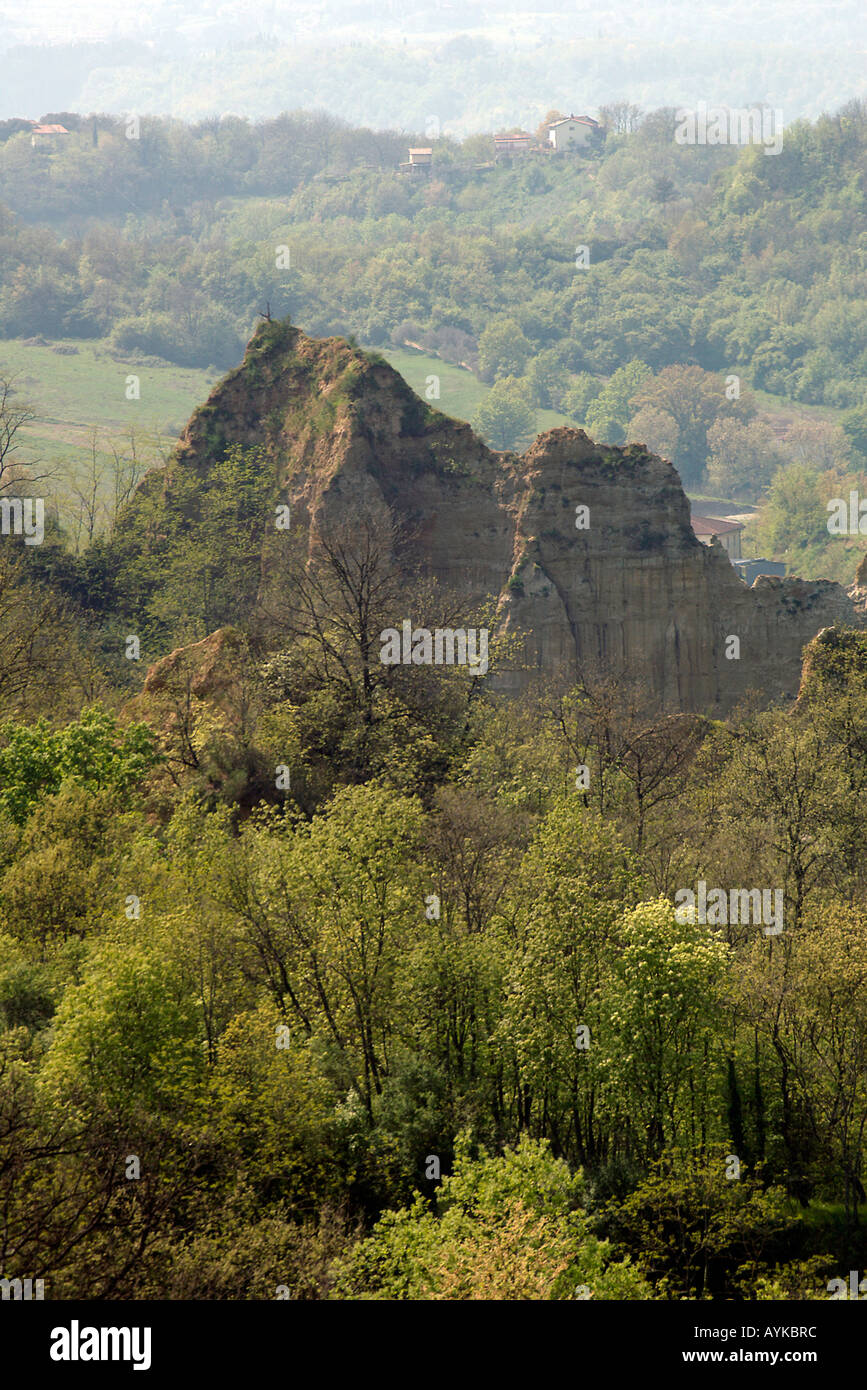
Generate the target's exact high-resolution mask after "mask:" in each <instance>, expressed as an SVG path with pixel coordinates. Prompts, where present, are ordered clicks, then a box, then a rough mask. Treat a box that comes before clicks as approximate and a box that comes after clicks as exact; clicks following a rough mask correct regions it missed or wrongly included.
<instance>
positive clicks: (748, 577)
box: [732, 560, 786, 588]
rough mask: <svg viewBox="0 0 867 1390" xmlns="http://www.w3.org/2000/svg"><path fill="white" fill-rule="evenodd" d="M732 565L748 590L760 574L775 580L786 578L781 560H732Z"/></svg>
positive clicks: (784, 567)
mask: <svg viewBox="0 0 867 1390" xmlns="http://www.w3.org/2000/svg"><path fill="white" fill-rule="evenodd" d="M732 564H733V565H734V567H735V569H736V570H737V572H738V574H739V575H740V577H741V579H742V580H743V581H744V583H745V584H746V585H747V586H748V587H750V588H751V587H752V585H753V583H754V582H755V580H756V579H758V577H759V575H760V574H770V575H773V576H774V578H776V579H785V577H786V566H785V565H784V564H783V562H782V560H732Z"/></svg>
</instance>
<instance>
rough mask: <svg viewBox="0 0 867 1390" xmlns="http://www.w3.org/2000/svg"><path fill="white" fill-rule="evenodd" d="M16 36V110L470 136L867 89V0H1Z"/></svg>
mask: <svg viewBox="0 0 867 1390" xmlns="http://www.w3.org/2000/svg"><path fill="white" fill-rule="evenodd" d="M70 46H72V47H70ZM3 50H5V52H4V58H3V63H2V65H0V116H2V117H8V116H13V115H20V116H28V117H38V116H40V115H42V114H45V113H46V112H48V111H52V110H54V111H56V110H64V109H69V110H78V111H90V110H104V111H131V110H135V111H139V112H141V113H145V112H156V113H168V114H175V115H179V116H184V117H187V118H200V117H203V116H207V115H220V114H222V113H223V112H224V111H226V110H232V111H234V112H237V113H238V114H240V115H247V116H250V117H252V118H258V117H263V116H272V115H276V114H277V113H278V112H279V111H281V110H286V109H293V108H298V107H320V108H324V109H326V110H329V111H332V112H334V113H335V114H337V115H340V116H343V117H344V118H345V119H347V120H349V121H351V122H353V123H354V124H366V125H373V126H392V127H396V128H398V129H407V130H409V129H420V128H422V127H423V126H424V123H425V121H426V119H427V117H428V116H429V115H436V116H437V117H438V118H439V119H440V121H441V125H442V127H443V129H445V130H446V131H451V132H452V133H454V134H456V135H461V134H466V133H468V132H469V131H471V130H479V129H491V128H493V127H494V126H496V125H498V124H502V123H507V124H511V123H518V122H520V123H527V122H530V121H531V120H532V119H533V118H534V117H535V116H536V114H537V113H541V114H544V112H545V111H546V110H547V109H548V108H549V107H550V106H561V107H563V108H564V109H565V108H569V109H574V110H576V111H577V110H579V109H582V110H588V111H593V110H594V109H595V108H597V107H598V105H599V104H600V103H601V102H603V101H610V100H620V99H628V100H632V101H636V102H637V103H638V104H640V105H643V106H644V107H646V108H647V107H652V106H659V105H687V104H694V103H695V102H697V101H698V100H701V99H704V100H707V101H709V102H726V103H728V104H731V105H743V104H746V103H748V102H752V101H755V100H766V101H770V102H771V103H772V104H774V105H776V106H779V107H780V108H781V109H782V110H783V112H784V116H785V119H786V121H787V122H788V121H791V120H793V119H795V118H797V117H798V116H802V115H807V116H816V115H818V114H819V113H820V112H821V111H822V110H834V109H836V108H837V107H838V106H840V105H841V104H842V103H843V102H844V101H846V100H848V99H849V98H850V97H852V96H864V95H867V64H865V57H867V6H865V5H864V4H863V0H840V3H836V4H830V5H829V4H827V3H825V4H821V3H818V2H817V3H813V0H765V2H764V3H762V4H760V5H742V6H737V5H732V4H730V3H726V4H721V3H711V4H704V5H702V4H698V3H696V0H641V3H627V4H618V5H605V4H601V5H595V4H590V3H585V0H577V3H575V2H574V0H573V3H565V0H563V3H559V0H545V3H544V7H540V8H539V9H538V10H532V9H528V8H527V6H526V4H525V3H522V2H521V0H515V3H513V4H509V3H508V0H505V3H504V2H503V0H500V3H496V4H487V3H481V2H480V0H423V2H422V0H326V3H324V4H314V3H310V0H223V2H222V3H213V2H211V3H209V0H156V3H153V4H142V3H138V4H130V3H126V4H124V3H110V0H27V4H26V5H23V4H20V3H16V4H15V5H14V6H12V5H10V4H8V3H6V0H0V51H3Z"/></svg>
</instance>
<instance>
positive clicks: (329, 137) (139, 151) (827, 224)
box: [0, 102, 867, 582]
mask: <svg viewBox="0 0 867 1390" xmlns="http://www.w3.org/2000/svg"><path fill="white" fill-rule="evenodd" d="M51 114H58V115H60V116H63V115H64V113H51ZM66 118H67V119H68V120H69V128H70V134H69V135H68V136H67V137H64V138H63V140H62V141H59V142H55V144H54V145H53V146H52V147H51V148H48V147H43V146H39V147H37V148H35V149H34V148H33V147H32V145H31V142H30V138H29V136H28V134H27V132H26V131H21V130H20V129H16V123H15V122H7V123H6V126H5V128H4V130H3V135H4V136H5V139H4V141H3V143H2V145H0V271H2V288H0V334H3V335H5V337H6V338H7V339H13V338H17V339H19V340H21V341H24V340H27V341H29V340H34V341H35V342H37V343H38V342H39V341H40V340H42V339H45V340H46V341H47V342H49V343H52V344H55V345H59V346H61V347H62V346H63V344H64V342H68V343H69V345H70V348H72V347H76V348H77V349H78V350H79V351H81V350H82V349H83V348H84V346H85V345H86V344H88V343H92V344H94V345H95V346H96V347H97V348H99V349H100V350H101V351H102V350H105V351H106V352H107V353H108V354H109V356H108V358H107V359H104V360H105V362H106V365H105V366H103V367H101V368H99V371H100V372H102V373H106V372H107V371H108V370H109V366H108V364H109V363H110V362H111V361H112V360H114V361H117V362H118V363H119V364H120V365H122V366H125V367H126V369H127V371H134V370H135V368H136V366H137V365H138V366H142V365H144V366H145V367H147V366H148V365H149V364H150V365H152V366H158V365H159V364H160V363H162V362H166V361H168V362H170V363H174V364H177V365H179V366H184V367H186V368H197V369H206V370H210V372H211V373H213V372H214V371H218V370H220V369H224V368H226V367H228V366H229V365H231V364H232V363H233V362H235V361H236V360H237V359H238V357H239V355H240V352H241V348H242V345H243V343H244V342H245V341H246V339H247V337H248V336H249V333H250V331H251V329H252V327H253V325H254V324H255V322H256V321H257V315H258V314H261V313H264V312H266V310H268V309H270V312H271V313H272V314H273V315H274V316H278V315H281V314H284V313H287V312H291V313H292V315H293V317H294V319H295V321H296V322H299V323H301V324H303V326H304V327H305V329H306V330H307V331H308V332H311V333H313V334H314V335H325V334H329V333H338V334H342V335H347V334H352V335H355V337H356V338H357V339H358V340H359V341H360V342H362V343H364V344H366V345H369V346H374V347H384V348H386V349H389V350H391V348H393V347H398V348H400V350H401V351H402V352H404V353H406V352H410V353H416V354H417V355H418V356H419V358H420V369H419V370H420V376H422V378H423V380H424V381H425V382H426V383H428V384H427V386H426V394H427V395H428V398H429V399H435V400H436V401H437V403H438V404H439V406H440V408H441V409H443V410H445V411H446V412H450V413H454V414H460V413H462V411H465V412H466V414H467V415H468V416H469V418H471V419H472V420H473V422H474V423H475V424H476V425H477V427H478V428H479V429H480V430H481V431H482V432H483V433H484V434H485V435H486V437H487V438H488V439H489V440H490V441H491V443H492V444H494V445H495V447H498V448H510V447H514V446H515V445H516V444H521V445H526V443H527V442H529V440H530V439H531V438H532V435H533V433H534V432H535V431H536V430H537V429H539V428H542V427H543V424H551V423H555V422H561V421H569V422H575V423H578V424H581V425H586V426H587V428H588V429H589V431H590V432H591V434H592V435H593V436H594V437H596V438H599V439H602V440H606V441H609V442H612V443H617V442H620V441H622V440H623V439H625V438H627V437H628V438H629V439H631V440H638V441H640V442H642V443H646V444H648V446H649V447H651V448H653V449H655V450H656V451H658V452H659V453H661V454H663V455H664V456H667V457H670V458H671V459H672V460H673V461H674V463H675V465H676V466H677V467H678V469H679V470H680V472H681V475H682V477H683V479H684V482H685V483H686V485H687V487H689V488H690V489H691V490H692V491H693V492H698V493H705V494H708V495H710V496H711V497H716V498H723V499H732V498H733V499H735V502H736V503H741V504H745V503H746V504H749V503H755V502H761V501H763V500H764V499H765V498H766V497H768V495H769V496H770V503H771V504H770V506H769V507H768V508H767V510H766V512H765V514H764V516H763V518H762V522H761V524H760V525H759V526H758V528H755V535H754V538H753V539H752V541H751V544H752V546H753V550H752V552H751V553H765V554H773V555H777V556H778V557H780V558H783V559H784V560H786V562H787V563H788V564H789V566H790V568H791V569H792V570H794V571H795V572H799V573H804V574H806V575H808V576H815V577H820V576H827V577H832V578H839V579H842V580H846V581H847V582H851V580H852V578H853V575H854V570H855V566H856V564H857V560H858V551H857V548H855V549H853V548H852V546H851V545H849V544H847V543H846V542H842V543H841V542H840V541H839V540H835V541H834V542H833V543H832V544H830V545H829V544H828V535H827V529H826V525H825V523H826V520H827V511H826V508H825V503H826V501H827V500H828V499H829V498H831V497H834V496H840V495H846V494H847V491H848V489H849V487H850V486H855V485H857V482H858V477H859V476H860V474H861V471H862V470H863V469H864V467H865V464H867V423H865V422H867V417H865V407H864V401H863V385H862V383H863V375H864V370H865V362H867V295H865V274H867V272H865V271H864V269H863V267H862V258H863V245H862V243H863V241H864V236H865V204H864V197H865V194H864V177H865V161H867V117H865V113H864V107H863V105H862V104H859V103H857V102H853V103H850V104H849V105H848V106H846V107H845V108H844V109H843V110H841V111H840V112H839V113H838V114H837V115H835V116H833V117H824V118H822V119H820V120H819V121H817V122H815V123H813V124H810V123H807V122H799V123H796V124H795V125H794V126H792V127H791V128H789V129H787V131H786V136H785V141H784V144H783V148H782V150H781V151H780V153H779V154H778V155H773V156H770V157H769V156H767V155H766V154H765V153H764V151H763V150H762V149H761V148H760V147H755V146H754V147H748V148H744V149H737V148H733V147H729V146H720V147H698V146H682V145H678V144H677V143H676V142H675V140H674V139H673V129H674V113H673V111H658V112H655V113H653V114H651V115H650V116H648V117H646V118H645V119H644V120H643V121H642V120H639V117H638V114H637V112H636V111H633V110H632V108H629V107H627V106H626V105H625V104H620V105H619V106H613V107H612V108H611V110H610V112H609V114H608V116H607V118H606V119H607V120H608V123H609V124H608V130H607V134H606V136H605V138H604V139H601V140H599V141H598V142H596V143H595V146H594V147H593V148H592V149H591V150H589V151H588V152H587V153H586V154H583V153H582V154H575V155H571V156H560V157H555V156H551V155H546V154H544V153H535V154H530V155H527V156H525V157H524V158H523V159H517V160H514V161H512V162H511V163H509V164H503V163H502V162H500V163H494V162H493V161H492V143H491V140H490V137H488V136H473V137H470V138H468V139H467V140H466V141H464V142H463V144H459V143H456V142H455V141H453V140H449V139H433V140H432V141H431V140H429V139H427V138H426V137H425V136H423V135H421V134H419V135H417V136H409V137H407V136H398V135H396V134H394V133H390V134H383V133H381V132H373V131H369V130H367V131H364V130H352V129H350V128H348V127H346V126H344V125H341V123H340V122H339V121H337V120H335V119H333V118H330V117H326V116H305V115H303V114H300V115H295V116H285V117H281V118H280V119H278V120H274V121H270V122H265V123H262V124H259V125H252V124H251V123H249V122H246V121H243V120H240V119H238V118H226V119H224V120H221V121H209V122H204V123H201V124H200V125H197V126H184V125H182V124H180V123H178V122H168V121H159V120H155V119H146V120H143V121H142V122H141V125H140V130H139V133H138V138H135V139H129V138H127V134H128V129H127V124H126V123H125V122H124V121H121V120H114V121H112V120H110V119H108V118H102V117H100V118H94V119H92V120H91V119H88V120H83V119H81V118H77V117H69V116H68V115H67V117H66ZM636 124H637V126H638V128H637V129H629V127H630V126H633V125H636ZM618 127H625V128H623V129H620V130H618ZM420 141H423V142H425V143H427V144H431V145H432V148H433V150H434V155H433V164H432V166H431V172H430V176H429V177H426V178H407V177H405V176H403V177H402V176H401V175H400V174H399V173H398V172H397V165H398V163H399V162H400V160H401V159H405V158H406V146H407V144H412V143H418V142H420ZM3 209H5V210H3ZM407 344H409V345H410V346H409V347H407V346H405V345H407ZM17 353H18V350H17V349H16V350H15V353H12V351H11V344H10V356H14V355H17ZM437 360H440V361H442V362H443V363H445V364H451V365H452V366H454V367H455V369H456V371H452V372H449V371H448V370H444V371H443V372H442V373H439V372H438V371H437V367H436V363H437ZM2 365H3V352H2V345H0V367H2ZM422 367H425V368H426V370H424V371H422V370H421V369H422ZM685 369H689V370H688V371H687V370H685ZM457 373H461V374H462V375H463V376H464V377H465V378H466V380H467V382H468V383H470V382H473V381H477V382H478V383H479V387H478V391H477V392H476V394H475V395H474V396H473V397H472V399H474V400H475V401H476V404H475V405H470V404H469V401H468V400H467V401H465V400H464V396H465V393H464V392H463V391H461V390H460V389H459V388H458V387H457V386H456V385H455V379H456V374H457ZM707 373H711V374H714V375H713V376H712V377H708V376H707V375H706V374H707ZM7 375H13V376H14V375H16V373H14V372H11V371H9V370H8V369H7ZM25 375H26V373H25ZM123 375H124V374H121V373H120V372H119V375H118V378H117V384H116V385H114V386H113V387H112V391H114V392H116V394H117V401H118V405H117V410H116V412H115V414H116V417H117V420H118V424H117V427H116V428H117V431H119V432H120V433H124V432H128V427H129V425H135V426H137V427H138V428H139V430H140V432H144V433H147V431H151V432H153V429H154V428H155V427H158V429H161V430H163V431H164V432H165V431H168V432H169V433H171V430H172V429H174V430H177V428H178V421H177V418H176V416H174V417H172V416H168V417H167V412H162V408H161V407H160V410H161V412H162V414H163V418H162V419H160V418H159V416H158V414H157V403H156V401H155V399H154V397H153V396H152V395H151V396H150V397H149V396H148V393H147V392H145V395H144V397H143V398H142V399H141V400H138V401H136V403H135V404H134V405H131V406H130V405H127V404H125V403H124V400H123ZM732 380H736V382H737V386H736V387H735V388H734V389H736V390H737V391H738V392H740V391H741V390H742V391H743V393H744V396H743V409H742V416H743V421H744V423H748V424H749V428H748V429H747V430H746V431H740V432H739V434H738V436H737V440H735V438H734V437H733V435H732V432H731V429H730V428H729V427H728V426H727V424H726V421H725V419H724V418H723V416H724V415H725V410H726V400H725V395H724V390H723V385H722V383H723V382H726V383H730V382H731V381H732ZM431 383H433V384H431ZM18 389H19V395H20V396H21V397H22V398H26V396H27V394H28V393H27V385H26V382H21V381H20V380H19V382H18ZM750 391H752V392H753V393H754V395H753V398H752V399H751V398H750V396H749V392H750ZM436 393H438V394H436ZM730 394H731V391H729V395H730ZM721 407H722V413H721ZM35 408H36V413H37V415H42V414H48V412H47V411H44V410H40V409H39V402H38V400H37V401H36V403H35ZM540 412H547V414H546V415H543V414H541V413H540ZM64 414H68V415H71V416H72V417H73V418H75V410H74V407H73V408H71V409H70V410H69V411H65V412H64ZM45 443H46V441H45V439H44V438H43V437H40V438H39V439H38V449H37V447H36V442H34V448H33V452H41V453H42V454H43V456H44V448H45ZM66 443H67V445H69V444H70V443H75V444H76V446H77V447H76V449H74V450H73V452H72V454H71V455H70V454H69V453H68V452H67V456H66V459H65V461H64V467H65V468H66V469H67V471H68V469H69V460H70V458H72V459H73V461H74V463H75V469H74V470H73V471H74V472H75V473H76V476H75V477H74V479H73V481H72V484H71V485H70V483H69V480H68V479H67V485H66V487H65V489H63V488H60V489H56V490H55V495H56V496H57V497H58V499H59V501H60V505H61V508H62V511H63V520H64V524H65V525H66V526H67V527H68V526H70V525H72V526H73V528H77V529H78V530H80V529H81V526H80V518H79V513H80V507H79V506H78V504H76V503H75V500H74V494H75V492H76V490H78V491H80V490H81V470H82V469H87V468H89V467H90V463H89V460H88V454H87V450H86V447H85V444H84V441H83V440H81V439H74V438H73V436H71V435H69V434H67V437H66ZM98 451H100V452H101V454H103V455H110V452H111V451H110V449H108V447H107V445H106V443H105V441H99V442H98ZM76 470H77V471H76ZM772 484H773V485H774V486H773V487H772ZM793 508H794V518H793V516H792V510H793ZM77 518H79V519H77Z"/></svg>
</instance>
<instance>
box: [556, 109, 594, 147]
mask: <svg viewBox="0 0 867 1390" xmlns="http://www.w3.org/2000/svg"><path fill="white" fill-rule="evenodd" d="M599 129H601V127H600V125H599V122H598V121H594V119H593V117H592V116H564V117H563V119H562V120H561V121H554V122H553V124H552V125H549V127H548V139H549V140H550V141H551V144H552V145H553V146H554V149H555V150H557V151H558V152H559V151H560V150H574V149H578V148H580V147H581V146H584V145H586V144H588V142H589V140H590V137H591V136H592V135H593V134H594V132H595V131H597V130H599Z"/></svg>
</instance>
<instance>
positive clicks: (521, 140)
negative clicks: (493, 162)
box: [494, 131, 536, 158]
mask: <svg viewBox="0 0 867 1390" xmlns="http://www.w3.org/2000/svg"><path fill="white" fill-rule="evenodd" d="M535 143H536V139H535V136H533V135H528V134H527V132H526V131H522V132H521V133H520V134H519V135H495V136H494V154H495V155H496V156H497V157H498V158H500V157H502V156H503V155H507V156H510V155H513V154H527V153H528V151H529V150H531V149H532V148H533V146H534V145H535Z"/></svg>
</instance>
